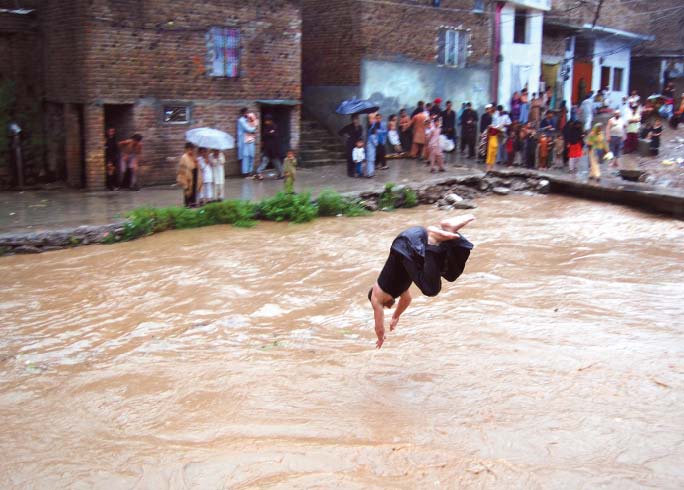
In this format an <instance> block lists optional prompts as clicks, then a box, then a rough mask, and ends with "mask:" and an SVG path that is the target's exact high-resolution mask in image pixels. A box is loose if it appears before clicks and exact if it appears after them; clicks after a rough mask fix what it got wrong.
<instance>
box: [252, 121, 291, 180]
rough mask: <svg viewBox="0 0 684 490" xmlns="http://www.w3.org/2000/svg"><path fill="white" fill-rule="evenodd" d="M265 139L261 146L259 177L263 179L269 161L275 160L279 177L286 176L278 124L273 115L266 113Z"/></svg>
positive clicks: (274, 164)
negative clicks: (284, 174)
mask: <svg viewBox="0 0 684 490" xmlns="http://www.w3.org/2000/svg"><path fill="white" fill-rule="evenodd" d="M262 131H263V136H262V138H263V140H262V148H261V155H262V156H261V164H260V165H259V168H257V179H258V180H263V178H264V176H263V175H262V174H263V171H264V170H266V167H267V166H268V164H269V163H271V162H273V166H274V167H275V169H276V172H278V179H282V178H284V176H283V165H282V164H281V162H280V133H279V132H278V126H276V123H274V122H273V116H271V115H270V114H266V116H264V127H263V130H262Z"/></svg>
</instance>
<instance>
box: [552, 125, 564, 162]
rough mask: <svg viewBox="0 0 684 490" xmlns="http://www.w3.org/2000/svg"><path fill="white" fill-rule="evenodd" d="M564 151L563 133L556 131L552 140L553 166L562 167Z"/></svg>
mask: <svg viewBox="0 0 684 490" xmlns="http://www.w3.org/2000/svg"><path fill="white" fill-rule="evenodd" d="M564 152H565V140H564V139H563V135H562V134H560V133H558V134H557V135H556V139H555V140H554V141H553V168H563V165H564V163H565V162H564V161H563V153H564Z"/></svg>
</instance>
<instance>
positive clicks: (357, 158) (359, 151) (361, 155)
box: [352, 146, 366, 163]
mask: <svg viewBox="0 0 684 490" xmlns="http://www.w3.org/2000/svg"><path fill="white" fill-rule="evenodd" d="M365 159H366V150H365V149H364V148H359V147H358V146H357V147H355V148H354V149H353V150H352V160H354V163H361V162H363V161H364V160H365Z"/></svg>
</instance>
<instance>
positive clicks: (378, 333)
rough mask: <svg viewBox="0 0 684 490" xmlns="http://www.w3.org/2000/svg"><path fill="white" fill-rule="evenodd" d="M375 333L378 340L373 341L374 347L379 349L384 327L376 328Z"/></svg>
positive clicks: (383, 337) (383, 339)
mask: <svg viewBox="0 0 684 490" xmlns="http://www.w3.org/2000/svg"><path fill="white" fill-rule="evenodd" d="M375 335H377V336H378V341H377V342H376V343H375V348H376V349H379V348H380V347H382V344H383V343H384V342H385V327H380V328H376V329H375Z"/></svg>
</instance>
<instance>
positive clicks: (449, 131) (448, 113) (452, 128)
mask: <svg viewBox="0 0 684 490" xmlns="http://www.w3.org/2000/svg"><path fill="white" fill-rule="evenodd" d="M442 134H443V135H444V136H446V137H447V138H449V139H450V140H451V141H453V142H454V148H456V113H455V112H454V111H453V109H452V108H451V101H450V100H448V101H447V103H446V109H444V112H442Z"/></svg>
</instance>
